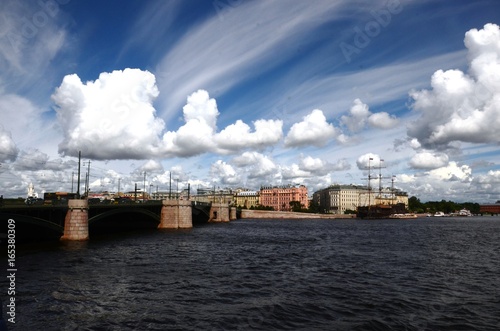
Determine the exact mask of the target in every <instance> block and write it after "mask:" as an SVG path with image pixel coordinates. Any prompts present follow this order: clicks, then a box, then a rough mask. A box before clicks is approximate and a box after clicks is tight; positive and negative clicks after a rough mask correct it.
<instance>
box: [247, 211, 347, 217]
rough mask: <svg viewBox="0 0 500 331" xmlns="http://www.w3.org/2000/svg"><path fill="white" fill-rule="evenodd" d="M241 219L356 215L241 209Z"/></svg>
mask: <svg viewBox="0 0 500 331" xmlns="http://www.w3.org/2000/svg"><path fill="white" fill-rule="evenodd" d="M241 218H242V219H250V218H251V219H341V218H356V215H335V214H310V213H294V212H287V211H271V210H248V209H243V210H242V211H241Z"/></svg>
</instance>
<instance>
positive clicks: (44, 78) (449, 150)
mask: <svg viewBox="0 0 500 331" xmlns="http://www.w3.org/2000/svg"><path fill="white" fill-rule="evenodd" d="M499 13H500V2H499V1H497V0H477V1H469V0H467V1H465V0H427V1H426V0H418V1H417V0H380V1H377V0H336V1H331V0H310V1H301V0H288V1H284V0H280V1H278V0H276V1H273V0H266V1H261V0H213V1H211V0H207V1H201V0H165V1H154V0H148V1H130V0H128V1H123V0H121V1H117V0H109V1H95V0H88V1H87V0H86V1H83V0H40V1H38V0H27V1H17V0H3V1H1V2H0V195H3V196H4V197H26V194H27V189H28V184H29V183H33V185H34V187H35V191H37V193H39V194H40V195H41V194H43V193H44V192H53V191H71V190H73V191H76V185H77V184H76V183H77V171H78V153H79V152H81V156H82V163H81V178H82V180H81V185H82V189H81V190H82V191H83V182H84V178H85V174H86V173H87V172H88V171H89V169H90V171H89V173H90V175H89V178H90V180H89V181H90V189H91V191H95V192H97V191H105V190H107V191H117V190H118V189H120V191H128V190H133V189H134V186H135V184H137V185H138V187H139V188H146V191H153V192H154V191H156V190H160V191H166V190H168V189H169V186H170V183H171V182H170V178H172V181H173V182H174V183H175V185H176V186H175V187H176V188H177V187H178V188H179V189H182V188H185V187H187V185H188V183H189V184H190V185H191V189H192V190H193V193H194V191H195V189H196V188H209V187H216V188H217V189H219V188H232V189H236V188H247V189H251V190H258V189H260V187H261V186H270V185H288V184H303V185H306V186H307V187H308V191H309V194H311V195H312V193H313V192H314V191H317V190H319V189H322V188H326V187H328V186H330V185H332V184H359V185H367V183H368V181H367V178H368V175H369V172H370V175H371V176H372V177H377V176H378V175H379V174H381V176H382V185H383V186H386V187H388V186H391V182H392V180H393V181H394V187H396V188H398V189H400V190H403V191H405V192H408V195H409V196H416V197H417V198H419V199H420V200H421V201H422V202H425V201H435V200H442V199H445V200H451V201H455V202H466V201H470V202H478V203H492V202H495V201H497V200H500V149H499V143H500V134H499V130H500V27H499V24H500V14H499ZM368 169H371V170H370V171H369V170H368ZM172 185H173V184H172ZM371 185H373V186H377V187H378V185H379V182H378V181H373V182H372V183H371Z"/></svg>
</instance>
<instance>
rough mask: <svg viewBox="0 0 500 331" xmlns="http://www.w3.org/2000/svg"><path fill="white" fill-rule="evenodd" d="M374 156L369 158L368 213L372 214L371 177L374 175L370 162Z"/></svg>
mask: <svg viewBox="0 0 500 331" xmlns="http://www.w3.org/2000/svg"><path fill="white" fill-rule="evenodd" d="M372 160H373V158H372V157H371V158H369V159H368V215H369V214H370V206H371V204H372V201H371V200H372V186H371V179H372V175H371V164H370V161H372Z"/></svg>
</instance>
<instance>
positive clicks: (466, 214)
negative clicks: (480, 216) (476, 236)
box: [458, 209, 472, 216]
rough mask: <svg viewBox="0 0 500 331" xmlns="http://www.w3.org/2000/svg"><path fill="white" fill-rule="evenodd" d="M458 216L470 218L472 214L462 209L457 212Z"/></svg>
mask: <svg viewBox="0 0 500 331" xmlns="http://www.w3.org/2000/svg"><path fill="white" fill-rule="evenodd" d="M458 216H472V213H471V212H470V210H468V209H462V210H460V211H459V212H458Z"/></svg>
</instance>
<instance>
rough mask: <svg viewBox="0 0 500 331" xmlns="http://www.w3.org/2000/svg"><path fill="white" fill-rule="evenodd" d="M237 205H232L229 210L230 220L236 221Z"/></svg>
mask: <svg viewBox="0 0 500 331" xmlns="http://www.w3.org/2000/svg"><path fill="white" fill-rule="evenodd" d="M236 218H237V217H236V207H231V209H230V211H229V220H230V221H234V220H236Z"/></svg>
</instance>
